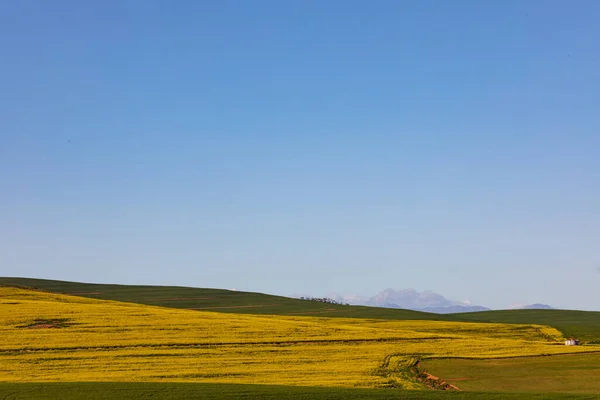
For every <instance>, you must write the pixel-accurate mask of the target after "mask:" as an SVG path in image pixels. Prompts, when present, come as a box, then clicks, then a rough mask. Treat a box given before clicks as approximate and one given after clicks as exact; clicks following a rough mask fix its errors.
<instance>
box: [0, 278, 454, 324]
mask: <svg viewBox="0 0 600 400" xmlns="http://www.w3.org/2000/svg"><path fill="white" fill-rule="evenodd" d="M1 285H15V286H24V287H31V288H37V289H43V290H47V291H51V292H54V293H62V294H72V295H77V296H83V297H90V298H95V299H103V300H117V301H126V302H131V303H138V304H147V305H153V306H161V307H173V308H185V309H195V310H203V311H218V312H223V313H236V314H263V315H264V314H272V315H306V316H322V317H344V318H379V319H396V320H402V319H410V320H429V321H461V320H462V318H461V317H460V316H446V315H438V314H431V313H425V312H418V311H411V310H401V309H392V308H379V307H365V306H346V305H339V304H327V303H320V302H316V301H309V300H300V299H292V298H289V297H282V296H273V295H268V294H263V293H252V292H238V291H233V290H223V289H202V288H192V287H180V286H138V285H108V284H93V283H79V282H66V281H54V280H46V279H30V278H0V286H1Z"/></svg>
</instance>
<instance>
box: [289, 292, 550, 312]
mask: <svg viewBox="0 0 600 400" xmlns="http://www.w3.org/2000/svg"><path fill="white" fill-rule="evenodd" d="M295 297H300V296H295ZM327 297H328V298H330V299H332V300H335V301H337V302H340V303H348V304H352V305H365V306H374V307H386V308H402V309H407V310H415V311H425V312H430V313H436V314H451V313H462V312H475V311H489V310H491V309H490V308H487V307H483V306H479V305H475V304H471V303H470V302H469V301H462V302H461V301H453V300H450V299H448V298H446V297H444V296H442V295H441V294H438V293H435V292H432V291H430V290H427V291H424V292H419V291H417V290H415V289H385V290H383V291H381V292H379V293H378V294H377V295H375V296H373V297H365V296H358V295H340V294H335V293H331V294H329V295H328V296H327ZM510 308H513V309H515V308H523V309H552V308H553V307H551V306H549V305H547V304H539V303H536V304H530V305H513V306H511V307H510Z"/></svg>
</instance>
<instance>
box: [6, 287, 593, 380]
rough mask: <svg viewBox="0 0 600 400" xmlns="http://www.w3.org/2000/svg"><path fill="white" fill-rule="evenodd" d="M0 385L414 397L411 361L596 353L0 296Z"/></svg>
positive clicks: (468, 331)
mask: <svg viewBox="0 0 600 400" xmlns="http://www.w3.org/2000/svg"><path fill="white" fill-rule="evenodd" d="M0 337H2V341H1V342H0V365H2V368H1V369H0V381H4V382H11V381H12V382H15V381H16V382H20V381H29V382H40V381H63V382H64V381H174V380H175V381H194V382H215V383H217V382H218V383H264V384H279V385H295V386H306V385H307V384H309V383H310V385H316V386H346V387H357V386H358V387H371V388H377V387H396V388H407V389H411V388H412V389H419V388H423V387H424V385H423V383H422V382H418V381H416V380H415V379H414V377H413V376H412V375H411V370H410V368H411V367H412V366H413V365H414V363H415V361H417V360H418V359H426V358H437V357H472V358H479V359H483V358H498V357H514V356H535V355H541V354H562V353H572V352H584V351H592V350H596V351H600V346H580V347H567V346H564V345H562V344H561V343H560V340H561V334H560V332H558V331H556V330H555V329H553V328H549V327H543V326H537V325H506V324H491V323H485V324H482V323H464V322H446V321H393V320H381V319H379V320H375V319H359V318H317V317H298V316H295V317H290V316H261V315H243V314H226V313H215V312H204V311H192V310H180V309H172V308H164V307H152V306H145V305H139V304H134V303H122V302H115V301H106V300H97V299H89V298H84V297H78V296H66V295H60V294H54V293H49V292H40V291H33V290H24V289H18V288H7V287H5V288H0Z"/></svg>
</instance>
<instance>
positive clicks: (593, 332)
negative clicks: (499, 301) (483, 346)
mask: <svg viewBox="0 0 600 400" xmlns="http://www.w3.org/2000/svg"><path fill="white" fill-rule="evenodd" d="M453 316H455V317H458V318H464V319H466V320H471V321H486V322H498V323H503V324H523V323H526V324H540V325H548V326H552V327H554V328H556V329H558V330H559V331H561V332H562V333H563V334H564V335H565V336H566V337H569V336H575V337H577V338H579V339H580V340H582V341H586V342H591V343H600V312H594V311H574V310H500V311H482V312H472V313H461V314H453Z"/></svg>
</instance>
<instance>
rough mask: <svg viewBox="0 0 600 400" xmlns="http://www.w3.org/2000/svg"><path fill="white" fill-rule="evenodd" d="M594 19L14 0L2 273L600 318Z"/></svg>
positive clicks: (1, 111) (451, 10) (279, 4)
mask: <svg viewBox="0 0 600 400" xmlns="http://www.w3.org/2000/svg"><path fill="white" fill-rule="evenodd" d="M599 20H600V3H599V2H597V1H577V2H568V1H422V0H419V1H380V0H375V1H346V0H344V1H341V0H340V1H338V0H335V1H334V0H327V1H260V0H254V1H241V0H237V1H175V2H172V1H125V0H118V1H116V0H113V1H93V2H81V1H60V0H57V1H43V0H38V1H32V0H5V1H2V2H0V60H1V61H0V275H10V276H30V277H42V278H56V279H67V280H82V281H94V282H120V283H151V284H180V285H190V286H200V287H221V288H238V289H246V290H254V291H263V292H270V293H279V294H291V293H297V292H299V293H306V294H312V295H323V294H326V293H329V292H332V291H335V292H339V293H358V294H364V295H368V294H375V293H376V292H378V291H379V290H381V289H384V288H387V287H393V288H415V289H417V290H425V289H430V290H434V291H436V292H439V293H442V294H444V295H446V296H447V297H450V298H454V299H458V300H462V299H469V300H471V301H472V302H474V303H478V304H482V305H487V306H492V307H503V306H507V305H508V304H510V303H514V302H519V303H531V302H544V303H549V304H552V305H556V306H561V307H569V308H583V309H600V291H599V290H598V287H599V286H600V269H599V268H600V41H599V38H600V24H599V23H598V21H599Z"/></svg>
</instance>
